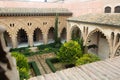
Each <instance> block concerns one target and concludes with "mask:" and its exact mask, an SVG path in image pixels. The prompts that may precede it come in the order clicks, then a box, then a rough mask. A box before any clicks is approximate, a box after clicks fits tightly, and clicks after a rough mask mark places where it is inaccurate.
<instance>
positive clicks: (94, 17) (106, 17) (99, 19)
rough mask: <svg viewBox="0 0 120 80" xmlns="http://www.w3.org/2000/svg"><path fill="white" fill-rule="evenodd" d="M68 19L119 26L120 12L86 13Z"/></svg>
mask: <svg viewBox="0 0 120 80" xmlns="http://www.w3.org/2000/svg"><path fill="white" fill-rule="evenodd" d="M68 21H78V22H83V23H93V24H103V25H111V26H120V14H119V13H114V14H111V13H110V14H86V15H82V16H79V17H71V18H69V19H68Z"/></svg>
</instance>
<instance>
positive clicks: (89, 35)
mask: <svg viewBox="0 0 120 80" xmlns="http://www.w3.org/2000/svg"><path fill="white" fill-rule="evenodd" d="M98 31H99V32H101V33H102V34H103V35H104V36H105V37H106V40H107V42H108V45H109V49H110V42H109V37H108V36H107V35H106V34H105V33H104V31H103V30H102V29H99V28H96V29H94V30H92V31H91V32H89V33H88V35H87V37H86V40H85V42H84V44H85V45H86V44H87V41H88V39H89V38H90V37H91V36H92V35H93V34H94V33H95V32H98Z"/></svg>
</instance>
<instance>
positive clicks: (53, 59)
mask: <svg viewBox="0 0 120 80" xmlns="http://www.w3.org/2000/svg"><path fill="white" fill-rule="evenodd" d="M57 62H59V60H58V58H47V59H46V63H47V64H48V66H49V67H50V69H51V70H52V72H56V68H55V67H54V65H53V63H57Z"/></svg>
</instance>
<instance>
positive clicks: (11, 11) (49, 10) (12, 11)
mask: <svg viewBox="0 0 120 80" xmlns="http://www.w3.org/2000/svg"><path fill="white" fill-rule="evenodd" d="M56 13H58V14H65V15H72V12H70V11H68V9H65V8H0V14H3V15H4V14H56Z"/></svg>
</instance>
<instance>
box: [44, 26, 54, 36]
mask: <svg viewBox="0 0 120 80" xmlns="http://www.w3.org/2000/svg"><path fill="white" fill-rule="evenodd" d="M51 28H54V27H53V26H51V27H47V29H46V33H45V34H47V35H48V33H49V30H50V29H51ZM54 29H55V28H54Z"/></svg>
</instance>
